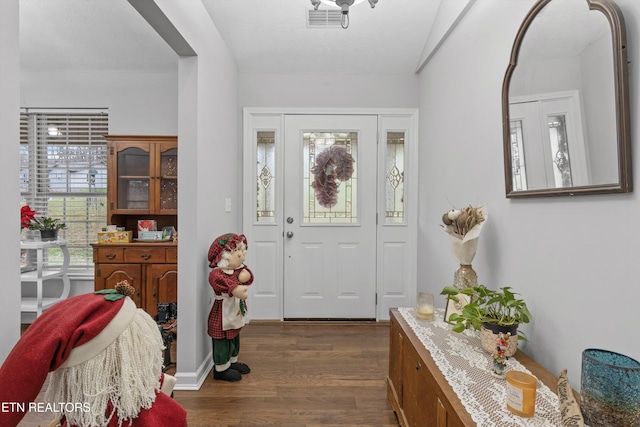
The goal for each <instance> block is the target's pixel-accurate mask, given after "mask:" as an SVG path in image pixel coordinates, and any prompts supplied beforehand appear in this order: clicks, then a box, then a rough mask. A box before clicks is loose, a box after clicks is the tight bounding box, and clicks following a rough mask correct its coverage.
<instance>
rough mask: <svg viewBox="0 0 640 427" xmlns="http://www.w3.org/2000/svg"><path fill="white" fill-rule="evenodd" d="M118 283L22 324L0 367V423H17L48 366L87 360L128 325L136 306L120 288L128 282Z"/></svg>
mask: <svg viewBox="0 0 640 427" xmlns="http://www.w3.org/2000/svg"><path fill="white" fill-rule="evenodd" d="M119 286H120V289H118V290H114V289H108V290H104V291H99V292H102V293H98V292H96V293H91V294H84V295H78V296H75V297H71V298H68V299H66V300H64V301H61V302H59V303H57V304H55V305H53V306H52V307H51V308H49V309H48V310H46V311H45V312H44V313H42V315H41V316H40V317H38V318H37V319H36V321H35V322H33V324H31V326H29V327H28V328H27V330H26V331H25V333H24V334H23V335H22V337H21V338H20V340H19V341H18V343H17V344H16V345H15V347H14V348H13V350H12V351H11V353H10V354H9V356H8V357H7V359H6V360H5V362H4V363H3V365H2V367H0V402H3V403H4V404H5V407H6V404H7V403H9V404H10V406H9V409H10V411H9V412H8V413H7V412H5V413H3V414H2V417H1V419H0V426H15V425H17V424H18V422H19V421H20V420H21V419H22V418H23V417H24V414H25V412H26V411H28V410H29V402H33V401H34V399H35V398H36V397H37V395H38V393H39V392H40V390H41V389H42V386H43V383H44V381H45V379H46V378H47V374H48V372H53V371H55V370H57V369H59V368H69V367H73V366H77V365H80V364H82V363H84V362H87V361H88V360H90V359H92V358H93V357H95V356H96V355H98V354H99V353H101V352H102V351H103V350H105V349H106V348H107V347H108V346H109V345H110V344H111V343H113V342H114V341H115V340H116V339H117V338H118V337H119V336H120V335H121V334H122V332H123V331H124V330H125V329H127V328H128V327H129V324H130V323H131V322H132V321H133V319H134V317H135V315H136V313H137V311H138V309H137V307H136V305H135V303H134V302H133V301H132V300H131V299H130V298H129V297H128V296H126V295H125V294H127V295H130V294H131V293H130V292H131V291H130V289H133V288H131V287H130V286H128V284H126V286H128V288H129V289H127V288H126V287H123V286H121V285H119ZM121 292H122V293H121Z"/></svg>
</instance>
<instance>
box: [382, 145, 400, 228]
mask: <svg viewBox="0 0 640 427" xmlns="http://www.w3.org/2000/svg"><path fill="white" fill-rule="evenodd" d="M385 178H386V179H385V202H386V204H385V212H386V213H385V222H386V223H388V224H401V223H403V222H404V132H387V157H386V177H385Z"/></svg>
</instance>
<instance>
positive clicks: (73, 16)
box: [19, 0, 440, 74]
mask: <svg viewBox="0 0 640 427" xmlns="http://www.w3.org/2000/svg"><path fill="white" fill-rule="evenodd" d="M202 1H203V4H204V5H205V7H206V9H207V11H208V12H209V14H210V16H211V18H212V20H213V21H214V22H215V24H216V27H217V28H218V29H219V31H220V33H221V34H222V37H223V38H224V39H225V41H226V43H227V45H228V46H229V47H230V49H231V51H232V52H233V54H234V55H235V57H236V59H237V63H238V69H239V71H240V72H242V73H294V74H296V73H337V74H339V73H373V74H378V73H383V74H384V73H413V72H415V70H416V68H417V67H418V62H419V60H420V56H421V54H422V50H423V48H424V45H425V42H426V40H427V37H428V35H429V31H430V27H431V23H432V21H433V18H434V16H435V14H436V12H437V9H438V6H439V4H440V0H379V2H378V5H377V6H376V8H375V9H371V7H370V6H369V3H368V2H366V1H365V2H363V3H361V4H357V5H354V6H352V7H351V10H350V13H349V16H350V26H349V28H348V29H346V30H345V29H342V28H340V27H337V28H308V27H307V23H306V15H307V10H308V9H310V8H312V6H311V3H310V1H309V0H202ZM19 4H20V50H21V67H22V69H23V70H28V71H38V70H120V71H133V70H140V71H165V70H175V69H177V55H176V54H175V53H174V52H173V51H172V50H171V49H170V48H169V46H168V45H167V44H166V43H165V42H164V40H162V38H161V37H160V36H159V35H158V34H157V33H156V32H155V31H154V30H153V29H152V28H151V26H150V25H149V24H148V23H147V22H146V21H145V20H144V19H143V18H142V17H141V16H140V15H139V14H138V12H137V11H136V10H135V9H134V8H133V7H132V6H131V5H130V4H129V3H128V2H127V1H126V0H55V1H53V0H20V3H19ZM321 8H328V6H324V5H323V6H321Z"/></svg>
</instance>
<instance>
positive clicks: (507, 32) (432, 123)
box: [418, 0, 640, 388]
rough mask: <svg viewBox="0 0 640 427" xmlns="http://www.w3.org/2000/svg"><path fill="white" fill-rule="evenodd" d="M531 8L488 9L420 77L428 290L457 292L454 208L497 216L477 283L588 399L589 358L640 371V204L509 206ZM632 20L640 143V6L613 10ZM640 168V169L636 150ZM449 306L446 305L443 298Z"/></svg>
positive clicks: (487, 233)
mask: <svg viewBox="0 0 640 427" xmlns="http://www.w3.org/2000/svg"><path fill="white" fill-rule="evenodd" d="M533 3H534V0H518V1H505V0H483V1H478V2H476V3H475V4H474V6H473V7H472V8H471V9H470V10H469V11H468V12H467V14H466V15H465V17H464V18H463V19H462V20H461V22H460V24H459V25H458V26H457V27H456V29H455V30H454V31H453V33H452V34H451V35H450V36H449V38H448V39H447V40H446V41H445V43H444V44H443V46H442V47H441V48H440V50H439V51H438V52H437V53H436V55H434V57H433V58H432V59H431V61H430V62H429V63H428V64H427V66H426V67H425V68H424V69H423V71H422V72H421V74H420V82H421V89H420V116H421V118H420V140H421V147H420V164H421V168H420V172H421V175H420V190H419V191H420V220H419V221H420V223H419V228H420V231H419V233H420V234H419V236H418V239H419V240H418V241H419V246H418V259H419V260H420V263H419V270H418V277H419V281H418V283H419V287H420V288H421V289H420V290H426V291H431V292H435V293H439V291H440V290H441V289H442V287H443V286H445V285H447V284H450V283H452V280H453V272H454V271H455V270H456V268H457V265H456V262H455V260H454V258H453V256H452V255H451V251H450V248H449V244H448V240H447V235H446V233H444V232H443V231H442V229H441V228H440V226H439V223H440V217H441V216H442V213H444V212H445V211H446V210H448V209H450V208H451V207H452V206H456V207H464V206H465V205H467V204H469V203H472V204H484V205H485V206H487V207H488V209H489V213H490V219H489V222H488V223H487V224H486V226H485V227H484V229H483V232H482V235H481V237H480V244H479V247H478V255H477V256H476V258H475V260H474V263H473V266H474V269H475V270H476V272H477V273H478V280H479V282H480V283H482V284H485V285H487V286H489V287H493V288H495V287H499V286H512V287H514V288H515V290H516V291H518V292H520V293H521V294H522V296H523V297H524V298H525V299H526V301H527V302H528V305H529V308H530V309H531V312H532V313H533V316H534V317H533V321H532V323H531V324H529V325H527V326H528V327H526V328H525V331H526V334H527V335H528V337H529V343H528V344H527V345H526V347H525V350H526V351H527V352H528V353H529V354H530V355H531V356H533V357H534V358H535V359H536V360H538V361H539V362H540V363H541V364H542V365H543V366H545V367H546V368H547V369H549V370H550V371H551V372H553V373H554V374H556V375H557V374H558V373H559V372H560V370H561V369H563V368H567V369H568V371H569V377H570V380H571V384H572V386H573V387H575V388H579V387H580V369H581V353H582V350H584V349H585V348H588V347H598V348H604V349H609V350H614V351H618V352H620V353H623V354H626V355H628V356H630V357H633V358H635V359H638V360H640V342H639V341H638V340H637V339H634V336H635V328H636V325H637V324H638V323H639V322H640V311H639V310H638V309H637V305H638V302H637V300H638V296H639V295H640V291H639V290H638V283H637V279H636V276H635V274H634V270H633V269H634V265H636V264H637V263H638V261H637V256H638V255H637V254H638V251H637V249H636V247H635V244H634V239H635V237H636V236H638V233H640V223H638V222H637V221H635V220H634V219H633V218H637V217H640V201H639V200H638V194H637V192H635V193H632V194H627V195H605V196H579V197H574V198H571V197H561V198H535V199H526V200H525V199H520V200H511V199H506V198H505V195H504V194H505V183H504V171H503V153H502V127H501V126H502V125H501V116H502V111H501V90H502V80H503V77H504V73H505V71H506V67H507V64H508V62H509V55H510V52H511V47H512V43H513V40H514V38H515V35H516V32H517V30H518V28H519V26H520V23H521V22H522V19H523V18H524V16H525V15H526V13H527V12H528V10H529V8H530V7H531V6H532V5H533ZM616 3H617V4H618V5H619V6H620V7H621V9H622V10H623V13H624V14H625V19H626V24H627V40H628V41H629V43H628V45H627V46H628V55H629V59H630V61H631V65H630V73H629V75H630V87H631V94H630V96H631V97H630V99H631V120H632V123H631V125H632V126H631V127H632V134H633V135H632V140H633V141H636V140H637V138H638V126H640V120H639V119H640V112H639V111H638V107H637V105H638V100H639V99H640V81H639V79H640V77H639V76H638V73H637V70H636V71H635V72H634V69H635V68H636V67H635V65H634V63H635V62H636V61H637V60H638V57H639V56H640V46H639V45H638V44H637V43H635V42H633V41H637V40H638V39H639V38H640V34H639V28H638V24H639V23H640V3H638V2H637V1H636V0H616ZM633 160H634V164H635V168H636V169H637V168H638V165H640V158H639V153H638V150H634V159H633ZM439 304H440V306H442V307H443V306H444V299H443V298H442V297H440V298H439Z"/></svg>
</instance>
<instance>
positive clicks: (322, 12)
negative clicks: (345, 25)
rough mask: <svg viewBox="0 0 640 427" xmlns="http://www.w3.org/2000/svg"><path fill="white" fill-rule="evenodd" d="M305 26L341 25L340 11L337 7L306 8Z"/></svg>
mask: <svg viewBox="0 0 640 427" xmlns="http://www.w3.org/2000/svg"><path fill="white" fill-rule="evenodd" d="M307 11H308V13H307V27H309V28H321V27H338V28H340V27H341V25H342V24H341V21H342V11H340V10H339V9H318V10H315V9H307Z"/></svg>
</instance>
